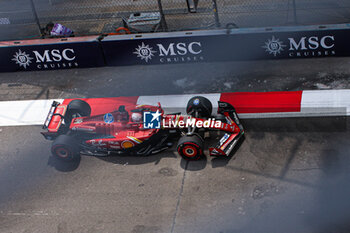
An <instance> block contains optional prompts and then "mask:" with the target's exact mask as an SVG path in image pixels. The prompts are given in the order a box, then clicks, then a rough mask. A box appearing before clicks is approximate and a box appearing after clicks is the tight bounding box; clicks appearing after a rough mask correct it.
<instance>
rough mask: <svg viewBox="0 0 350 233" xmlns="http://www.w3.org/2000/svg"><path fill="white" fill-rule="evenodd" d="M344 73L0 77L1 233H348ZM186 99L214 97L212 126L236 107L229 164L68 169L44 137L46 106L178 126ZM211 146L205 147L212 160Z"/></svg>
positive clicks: (216, 69) (166, 160) (136, 160)
mask: <svg viewBox="0 0 350 233" xmlns="http://www.w3.org/2000/svg"><path fill="white" fill-rule="evenodd" d="M348 64H349V59H346V58H328V59H307V60H302V61H300V60H288V61H286V60H285V61H261V62H227V63H203V64H191V65H188V64H183V65H181V64H178V65H159V66H157V65H155V66H133V67H112V68H111V67H109V68H94V69H75V70H62V71H48V72H18V73H2V74H0V80H1V86H0V161H1V163H0V187H1V189H0V231H1V232H62V233H63V232H137V233H141V232H293V233H294V232H330V231H333V230H336V232H347V230H348V229H349V226H348V225H347V224H348V222H347V220H348V219H349V216H350V211H349V210H350V208H349V207H350V204H349V201H348V194H349V192H350V190H349V189H350V188H349V187H350V186H349V180H350V179H349V171H350V170H349V166H350V165H349V162H350V161H349V158H348V157H349V153H348V151H349V149H350V131H349V129H348V124H349V118H348V117H347V116H348V114H349V112H350V110H349V109H350V108H349V107H350V91H349V89H350V85H349V82H348V81H347V80H348V77H349V76H348V75H349V74H350V68H348V67H349V66H348ZM335 89H336V90H335ZM208 93H212V94H208ZM194 95H202V96H206V97H208V98H209V99H210V100H211V102H212V103H213V105H214V112H215V111H216V110H215V106H217V101H218V100H224V101H227V102H230V103H232V104H233V105H234V106H235V107H236V109H237V112H238V113H239V116H240V118H241V119H242V124H243V126H244V127H245V131H246V134H245V137H244V138H243V139H242V140H241V142H240V143H239V145H238V147H237V149H236V150H235V151H234V152H233V155H232V156H231V157H228V158H210V157H209V156H207V157H206V158H205V159H202V160H200V161H193V162H187V161H184V160H183V159H181V158H180V157H179V156H178V155H177V153H176V150H175V146H173V148H171V149H169V150H167V151H164V152H162V153H159V154H157V155H152V156H147V157H136V156H112V157H103V158H102V157H101V158H96V157H88V156H83V157H82V158H81V160H79V161H76V162H74V163H62V162H60V161H57V160H55V159H53V158H52V157H51V154H50V147H51V142H49V141H46V140H45V139H44V138H43V137H42V135H41V134H40V132H41V130H42V129H41V124H42V123H43V121H44V120H45V118H46V116H47V113H48V110H49V108H50V105H51V103H52V100H58V101H60V102H63V101H64V100H69V99H72V98H84V99H85V98H88V99H87V101H88V102H90V103H92V104H93V103H94V102H95V101H96V98H103V97H108V99H107V100H108V101H107V102H108V104H109V106H110V107H111V109H112V108H114V107H115V109H117V107H118V105H119V104H121V103H130V104H157V102H160V103H161V105H162V107H163V108H164V109H165V110H166V111H167V112H178V111H181V112H184V108H185V106H186V103H187V101H188V100H189V99H190V97H192V96H194ZM117 96H125V97H117ZM217 140H218V135H216V134H215V133H211V134H210V137H209V138H208V140H207V141H206V144H205V146H206V148H207V147H208V146H209V145H211V144H213V143H215V142H216V141H217ZM175 144H176V142H175ZM205 153H206V154H208V151H207V150H205Z"/></svg>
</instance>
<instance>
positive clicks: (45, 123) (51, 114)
mask: <svg viewBox="0 0 350 233" xmlns="http://www.w3.org/2000/svg"><path fill="white" fill-rule="evenodd" d="M58 105H60V103H59V102H57V101H53V102H52V104H51V108H50V110H49V113H48V114H47V117H46V120H45V122H44V125H43V129H47V128H49V125H50V122H51V119H52V117H53V116H54V113H55V111H56V108H57V106H58Z"/></svg>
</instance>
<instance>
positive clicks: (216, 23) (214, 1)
mask: <svg viewBox="0 0 350 233" xmlns="http://www.w3.org/2000/svg"><path fill="white" fill-rule="evenodd" d="M213 11H214V17H215V25H216V27H220V26H221V24H220V20H219V13H218V5H217V4H216V0H213Z"/></svg>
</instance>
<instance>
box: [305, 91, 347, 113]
mask: <svg viewBox="0 0 350 233" xmlns="http://www.w3.org/2000/svg"><path fill="white" fill-rule="evenodd" d="M301 115H304V116H309V117H312V116H349V115H350V90H321V91H303V95H302V100H301Z"/></svg>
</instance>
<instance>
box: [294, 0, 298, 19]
mask: <svg viewBox="0 0 350 233" xmlns="http://www.w3.org/2000/svg"><path fill="white" fill-rule="evenodd" d="M293 13H294V23H295V24H298V20H297V4H296V2H295V0H293Z"/></svg>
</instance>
